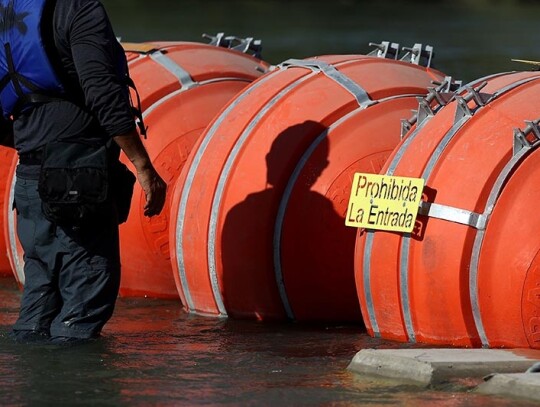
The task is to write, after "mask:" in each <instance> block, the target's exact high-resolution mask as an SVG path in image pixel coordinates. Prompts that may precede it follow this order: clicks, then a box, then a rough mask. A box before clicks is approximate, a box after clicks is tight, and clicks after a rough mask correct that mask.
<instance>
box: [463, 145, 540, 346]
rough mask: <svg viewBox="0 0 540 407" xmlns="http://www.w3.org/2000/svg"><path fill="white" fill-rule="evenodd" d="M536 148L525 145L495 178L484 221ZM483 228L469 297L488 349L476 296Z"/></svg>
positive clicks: (474, 256) (477, 242)
mask: <svg viewBox="0 0 540 407" xmlns="http://www.w3.org/2000/svg"><path fill="white" fill-rule="evenodd" d="M537 146H538V143H535V144H533V145H525V146H523V147H522V148H521V150H519V151H518V152H516V154H514V155H513V157H512V158H511V159H510V161H509V162H508V163H507V164H506V165H505V167H504V168H503V169H502V171H501V173H500V174H499V176H498V177H497V180H496V181H495V184H494V185H493V188H492V189H491V191H490V193H489V197H488V200H487V202H486V207H485V210H484V216H485V217H486V219H488V218H489V216H490V215H491V213H492V212H493V208H494V207H495V203H496V201H497V199H498V198H499V196H500V194H501V191H502V189H503V187H504V185H505V184H506V181H507V180H508V178H509V177H510V174H512V173H513V172H514V169H515V168H516V167H517V166H518V165H519V164H520V163H521V162H522V161H523V160H524V159H525V158H526V157H527V156H528V155H529V154H530V153H531V152H532V151H533V150H534V149H536V147H537ZM484 236H485V228H484V229H482V230H479V231H478V232H477V233H476V236H475V238H474V244H473V250H472V255H471V262H470V266H469V295H470V299H471V307H472V313H473V317H474V323H475V325H476V330H477V331H478V335H479V337H480V340H481V341H482V346H483V347H486V348H488V347H489V346H490V345H489V340H488V338H487V335H486V330H485V328H484V323H483V321H482V314H481V312H480V303H479V294H478V263H479V261H480V250H481V249H482V244H483V242H484Z"/></svg>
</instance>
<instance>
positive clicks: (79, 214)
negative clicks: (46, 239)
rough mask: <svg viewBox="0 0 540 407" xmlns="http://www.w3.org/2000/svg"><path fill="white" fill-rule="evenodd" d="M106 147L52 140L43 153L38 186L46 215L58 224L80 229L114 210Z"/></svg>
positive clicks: (103, 145)
mask: <svg viewBox="0 0 540 407" xmlns="http://www.w3.org/2000/svg"><path fill="white" fill-rule="evenodd" d="M110 190H111V179H110V166H109V153H108V149H107V146H106V145H105V144H93V143H85V142H74V141H64V140H59V141H53V142H50V143H48V144H47V145H46V146H45V148H44V150H43V156H42V163H41V172H40V178H39V184H38V191H39V195H40V197H41V200H42V210H43V214H44V215H45V217H46V218H47V219H49V220H50V221H51V222H55V223H56V224H58V225H69V226H81V225H83V224H85V223H88V222H92V221H96V220H98V219H99V218H100V217H101V216H104V215H105V216H107V214H108V213H110V210H111V203H112V201H111V197H110V195H111V194H110Z"/></svg>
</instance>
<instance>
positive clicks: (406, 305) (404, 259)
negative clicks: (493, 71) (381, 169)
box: [399, 78, 538, 342]
mask: <svg viewBox="0 0 540 407" xmlns="http://www.w3.org/2000/svg"><path fill="white" fill-rule="evenodd" d="M535 79H538V78H526V79H523V80H520V81H516V82H513V83H511V84H509V85H507V86H505V87H504V88H501V89H499V90H498V91H497V92H495V93H494V94H493V95H492V96H491V97H490V98H489V100H488V101H486V103H485V105H480V106H478V107H477V108H476V110H474V111H471V112H470V113H471V114H463V115H462V116H461V118H460V119H459V120H457V121H456V122H455V124H454V125H453V126H452V128H451V129H450V130H449V131H448V133H447V134H446V135H445V136H444V137H443V139H442V140H441V141H440V143H439V145H438V146H437V148H436V149H435V151H434V153H433V155H432V156H431V157H430V159H429V161H428V164H427V165H426V168H425V169H424V171H423V173H422V178H423V179H424V180H425V181H426V182H427V181H428V179H429V177H430V176H431V173H432V172H433V169H434V168H435V165H436V163H437V162H438V161H439V159H440V158H441V156H442V154H443V152H444V150H445V149H446V147H447V146H448V144H449V143H450V141H451V140H452V139H453V138H454V137H455V136H456V134H457V133H458V132H459V130H460V129H461V128H462V127H463V126H464V125H465V123H466V122H468V121H469V120H470V119H471V118H472V117H473V116H474V114H476V113H477V112H479V111H480V110H482V109H483V107H484V106H486V105H488V104H490V103H492V102H493V101H495V100H497V99H498V98H499V97H500V96H502V95H504V94H506V93H507V92H509V91H511V90H513V89H516V88H518V87H519V86H521V85H524V84H526V83H528V82H530V81H532V80H535ZM484 216H485V215H484ZM482 222H484V225H483V227H485V222H486V219H485V218H484V219H482ZM410 246H411V235H410V234H404V235H403V237H402V239H401V248H400V253H401V261H400V273H399V274H400V279H401V280H400V295H401V306H402V311H403V319H404V321H405V327H406V329H407V334H408V336H409V340H410V341H411V342H415V334H414V326H413V323H412V314H411V307H410V301H409V295H408V293H409V251H410Z"/></svg>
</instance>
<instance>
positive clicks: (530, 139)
mask: <svg viewBox="0 0 540 407" xmlns="http://www.w3.org/2000/svg"><path fill="white" fill-rule="evenodd" d="M525 123H527V126H526V127H525V128H524V129H523V130H521V129H514V145H513V149H512V150H513V151H512V152H513V155H514V156H515V155H516V154H517V153H519V152H520V151H521V150H523V149H524V148H527V149H529V148H532V147H533V146H536V145H537V144H538V142H539V141H540V127H539V123H540V119H537V120H526V121H525Z"/></svg>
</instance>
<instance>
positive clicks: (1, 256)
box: [0, 147, 18, 280]
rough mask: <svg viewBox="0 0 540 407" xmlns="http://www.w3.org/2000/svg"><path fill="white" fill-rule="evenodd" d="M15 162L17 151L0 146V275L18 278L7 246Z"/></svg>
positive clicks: (8, 243)
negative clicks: (0, 223)
mask: <svg viewBox="0 0 540 407" xmlns="http://www.w3.org/2000/svg"><path fill="white" fill-rule="evenodd" d="M16 164H17V153H16V151H15V149H13V148H7V147H0V177H1V179H2V180H3V182H0V197H1V198H2V201H0V210H1V211H2V212H1V214H2V216H1V217H0V220H1V221H2V229H3V233H2V234H1V235H0V251H1V252H0V275H3V276H13V275H15V277H16V279H17V280H18V273H17V271H16V270H17V267H16V265H15V263H14V262H13V261H14V259H13V257H12V255H11V248H10V247H9V245H10V242H11V240H12V239H10V237H9V233H10V225H9V223H10V222H11V221H12V216H11V215H12V213H13V210H12V202H13V198H12V192H13V191H12V179H13V174H14V173H15V166H16Z"/></svg>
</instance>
